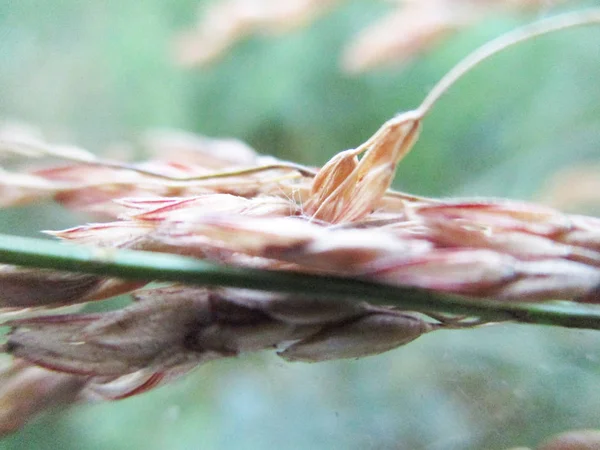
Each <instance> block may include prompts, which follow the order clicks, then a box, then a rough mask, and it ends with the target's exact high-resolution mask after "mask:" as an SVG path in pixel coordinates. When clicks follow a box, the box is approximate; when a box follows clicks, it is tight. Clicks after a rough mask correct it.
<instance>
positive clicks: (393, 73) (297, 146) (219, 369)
mask: <svg viewBox="0 0 600 450" xmlns="http://www.w3.org/2000/svg"><path fill="white" fill-rule="evenodd" d="M198 3H199V2H198V0H143V1H140V0H119V1H117V0H114V1H113V0H105V1H100V0H98V1H87V2H83V1H78V0H54V1H49V0H12V1H11V0H0V120H18V121H21V122H24V123H28V124H31V125H34V126H37V127H39V128H40V129H41V130H43V132H44V133H45V135H46V136H47V138H48V139H49V140H50V141H54V142H71V143H75V144H79V145H81V146H84V147H86V148H88V149H90V150H93V151H97V152H101V151H103V150H104V149H106V148H107V146H108V145H109V144H113V143H115V142H122V141H129V140H135V139H136V138H137V137H139V136H140V135H141V134H142V133H143V132H144V131H147V130H149V129H154V128H157V127H158V128H165V127H168V128H181V129H185V130H189V131H194V132H198V133H201V134H206V135H209V136H233V137H237V138H240V139H242V140H245V141H247V142H248V143H250V144H251V145H252V146H254V147H255V148H256V149H258V150H259V151H261V152H263V153H267V154H274V155H278V156H280V157H282V158H286V159H290V160H295V161H298V162H302V163H307V164H321V163H323V162H324V161H326V160H327V159H328V158H329V157H330V156H331V155H333V154H334V153H335V152H338V151H340V150H343V149H346V148H350V147H353V146H356V145H358V144H359V143H361V142H362V141H364V140H365V139H366V138H367V137H369V136H370V135H371V134H372V133H373V132H374V131H375V130H376V129H377V127H378V126H379V125H380V124H381V123H383V122H384V121H385V120H386V119H388V118H389V117H391V116H392V115H394V114H395V113H397V112H399V111H402V110H406V109H410V108H413V107H415V106H416V105H417V104H418V103H419V101H420V100H421V99H422V98H423V97H424V96H425V94H426V93H427V90H428V89H429V88H430V87H431V86H432V85H433V84H434V83H435V82H436V81H437V80H438V79H439V78H440V77H441V76H442V75H443V74H444V73H445V71H446V70H448V69H449V68H450V67H451V65H452V64H453V63H454V62H456V61H457V60H458V59H460V58H461V57H462V56H464V55H465V54H466V53H467V52H468V51H470V50H472V49H473V48H475V47H476V46H477V45H479V44H481V43H483V42H485V41H486V40H488V39H490V38H492V37H495V36H496V35H498V34H500V33H501V32H502V31H505V30H508V29H511V28H513V27H515V26H517V25H518V24H520V23H525V22H527V21H529V20H532V19H534V18H536V17H538V16H542V15H547V14H550V13H551V12H554V11H558V10H552V11H551V10H549V9H544V10H540V11H537V12H534V13H533V14H530V15H528V16H508V15H507V16H496V17H493V18H490V19H489V20H487V21H485V22H483V23H480V24H478V25H476V26H474V27H471V28H469V29H468V30H465V31H463V32H462V33H460V34H458V35H456V36H454V37H452V38H450V39H448V40H446V41H445V42H443V43H442V44H441V45H440V46H439V47H437V48H436V49H435V50H433V51H432V52H430V53H428V54H427V55H424V56H423V57H421V58H419V59H417V60H415V61H413V62H412V63H410V64H408V65H406V66H404V67H402V68H392V69H385V70H380V71H377V72H373V73H369V74H365V75H361V76H355V77H351V76H347V75H344V74H343V73H342V72H341V71H340V70H339V68H338V58H339V55H340V52H341V49H342V47H343V45H344V43H345V42H347V41H348V39H349V38H350V37H351V36H353V35H354V34H355V33H356V32H357V31H358V30H360V29H362V28H363V27H364V26H365V24H366V23H367V22H369V21H371V20H375V19H377V18H378V17H380V16H382V15H383V14H385V13H386V12H387V11H388V10H389V8H390V5H389V4H386V3H384V2H371V1H350V2H347V3H344V5H343V6H342V7H340V8H338V9H336V10H335V11H334V12H332V13H331V14H329V15H327V16H325V17H323V18H321V19H319V20H318V21H316V22H315V23H314V24H312V25H311V26H309V27H307V28H305V29H302V30H300V31H297V32H293V33H290V34H288V35H285V36H281V37H277V38H276V39H269V38H266V37H255V38H252V39H249V40H247V41H245V42H243V43H241V44H240V45H238V46H236V47H235V48H234V49H233V50H232V51H230V52H229V53H228V54H227V55H226V56H225V57H224V58H223V60H221V61H220V62H218V63H217V64H215V65H213V66H211V67H209V68H205V69H196V70H184V69H181V68H179V67H177V66H176V65H175V64H174V63H173V60H172V55H171V46H172V41H173V38H174V36H175V35H176V34H177V33H178V32H180V31H181V30H183V29H186V28H189V27H191V26H192V25H193V24H194V22H195V14H196V11H197V8H198ZM585 5H587V6H589V5H600V3H599V2H568V3H566V5H563V8H562V9H563V10H564V9H575V8H579V7H582V6H585ZM598 80H600V27H596V28H587V29H578V30H571V31H567V32H563V33H560V34H555V35H552V36H547V37H545V38H543V39H541V40H539V41H535V42H530V43H526V44H523V45H521V46H519V47H517V48H514V49H512V50H510V51H508V52H506V53H504V54H501V55H499V56H497V57H495V58H494V59H493V60H491V61H488V62H486V63H485V64H483V65H482V66H481V67H479V68H477V70H475V71H474V72H473V73H471V74H469V75H468V76H467V77H466V78H465V79H464V80H462V81H461V82H460V83H459V84H458V85H456V86H455V87H454V88H453V89H452V90H451V91H450V92H449V93H448V94H447V95H446V96H445V97H444V98H443V99H442V101H440V102H439V104H438V105H437V106H436V107H435V109H434V110H433V112H432V114H431V115H430V116H429V117H428V118H427V120H426V121H425V124H424V130H423V135H422V138H421V140H420V141H419V143H418V144H417V146H416V147H415V149H414V151H413V152H412V153H411V154H410V155H409V156H408V157H407V158H406V160H405V161H404V162H403V163H402V165H401V167H400V169H399V171H398V176H397V179H396V187H397V188H400V189H402V190H406V191H410V192H412V193H416V194H423V195H436V196H451V195H462V196H464V195H468V196H479V195H486V196H498V197H511V198H525V199H536V198H540V196H542V193H543V192H542V191H543V189H544V185H545V183H546V182H547V180H548V179H549V178H550V177H551V176H552V175H553V174H555V173H557V172H558V171H559V170H561V169H564V168H565V167H568V166H587V167H590V165H591V164H597V163H600V106H598V105H599V103H600V82H599V81H598ZM566 188H567V189H568V188H569V187H566ZM599 196H600V193H599ZM599 203H600V200H599ZM588 206H589V208H588V210H587V211H586V210H582V209H580V210H579V211H580V212H588V213H593V212H594V211H595V212H596V213H597V212H598V211H600V208H598V205H597V204H596V205H595V206H594V205H588ZM82 220H85V218H82V217H81V216H75V215H69V214H65V212H64V211H63V210H61V209H60V208H58V207H56V206H47V205H34V206H30V207H26V208H18V209H11V210H7V211H4V212H2V214H1V215H0V231H2V232H8V233H14V234H23V235H36V233H37V231H38V230H40V229H52V228H60V227H63V226H69V225H75V224H76V223H78V222H81V221H82ZM599 365H600V334H598V333H595V332H586V331H575V330H562V329H551V328H545V327H536V326H517V325H507V326H497V327H490V328H484V329H479V330H472V331H445V332H440V333H437V334H435V333H434V334H432V335H428V336H425V337H423V338H421V339H419V340H417V341H416V342H414V343H412V344H410V345H409V346H407V347H405V348H400V349H398V350H395V351H392V352H389V353H387V354H384V355H381V356H377V357H370V358H366V359H363V360H359V361H340V362H331V363H321V364H316V365H307V364H300V363H298V364H288V363H285V362H283V361H281V360H279V359H278V358H277V357H276V356H274V355H270V354H259V355H250V356H244V357H240V358H237V359H234V360H229V361H219V362H215V363H212V364H209V365H206V366H203V367H200V368H199V369H197V370H196V371H195V372H194V373H193V374H191V375H190V376H187V377H185V378H184V379H182V380H181V381H178V382H175V383H173V384H171V385H169V386H165V387H163V388H160V389H158V390H156V391H153V392H150V393H148V394H145V395H142V396H139V397H136V398H132V399H128V400H124V401H120V402H115V403H105V404H98V405H84V406H78V407H73V408H71V409H69V410H67V411H64V412H60V413H54V414H46V415H44V416H42V417H40V418H39V419H37V420H36V421H35V422H33V423H31V424H30V425H28V426H27V427H25V428H24V429H23V430H22V431H20V432H19V433H16V434H14V435H11V436H9V437H8V438H5V439H3V440H1V441H0V449H25V448H27V449H32V448H35V449H37V448H39V449H61V450H69V449H138V448H144V449H149V450H153V449H163V448H169V449H234V448H235V449H255V448H285V449H304V448H311V449H331V448H344V449H415V450H419V449H428V450H445V449H490V450H493V449H506V448H509V447H511V446H517V445H529V446H533V445H536V444H537V443H538V442H539V441H541V440H543V439H544V438H545V437H547V436H549V435H550V434H553V433H557V432H560V431H563V430H568V429H572V428H583V427H596V428H598V427H600V395H598V392H597V386H598V385H599V383H600V367H599Z"/></svg>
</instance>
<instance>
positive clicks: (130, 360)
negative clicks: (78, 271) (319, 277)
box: [6, 286, 433, 397]
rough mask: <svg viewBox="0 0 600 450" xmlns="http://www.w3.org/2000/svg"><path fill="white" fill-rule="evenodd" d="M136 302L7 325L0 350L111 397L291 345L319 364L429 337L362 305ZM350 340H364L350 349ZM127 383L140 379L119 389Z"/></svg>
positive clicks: (208, 296) (239, 296)
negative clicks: (87, 380)
mask: <svg viewBox="0 0 600 450" xmlns="http://www.w3.org/2000/svg"><path fill="white" fill-rule="evenodd" d="M135 297H136V300H137V301H136V302H135V303H134V304H133V305H131V306H129V307H127V308H124V309H122V310H119V311H113V312H108V313H102V314H82V315H57V316H44V317H37V318H31V319H22V320H15V321H12V322H9V323H8V324H7V325H9V326H11V327H12V328H13V329H12V331H11V332H10V334H9V336H8V342H7V344H6V350H7V351H8V352H9V353H12V354H13V355H14V356H15V357H18V358H22V359H24V360H26V361H28V362H30V363H33V364H36V365H38V366H41V367H44V368H46V369H51V370H57V371H61V372H67V373H71V374H76V375H82V376H90V377H94V378H93V379H92V380H91V383H93V385H97V386H98V389H96V391H97V392H98V393H99V392H101V391H102V390H103V388H101V387H100V386H101V385H102V384H110V386H108V387H106V388H105V389H106V391H107V392H109V393H107V394H106V395H109V396H111V397H114V396H120V395H123V396H126V395H130V394H131V392H132V390H133V391H136V390H138V389H142V390H143V389H147V388H149V387H151V386H150V385H154V384H158V383H159V382H160V381H161V380H162V379H164V378H165V377H173V376H176V374H178V373H182V372H185V371H188V370H190V369H191V368H192V367H193V366H195V365H198V364H201V363H204V362H207V361H211V360H214V359H218V358H224V357H231V356H236V355H237V354H239V353H243V352H251V351H259V350H265V349H273V348H286V347H287V346H289V344H290V343H293V345H292V347H290V348H292V350H290V351H289V352H288V353H284V355H293V354H295V353H294V352H295V351H296V350H294V349H298V351H301V350H300V349H301V348H302V343H303V342H306V343H307V346H308V347H306V348H307V349H313V350H310V351H311V352H314V351H316V350H315V349H317V348H320V351H321V356H320V358H321V359H323V360H325V359H336V358H341V357H354V356H367V355H369V354H376V353H380V352H382V351H385V350H387V349H390V348H393V347H396V346H399V345H402V344H404V343H406V342H408V341H409V340H412V339H414V338H416V337H417V336H418V335H419V334H421V333H423V332H426V331H430V330H431V329H433V328H432V327H433V325H431V324H428V323H426V322H424V321H423V320H422V319H420V318H418V317H417V316H413V315H407V314H405V313H399V312H397V311H394V310H391V309H387V308H377V307H373V306H370V305H368V304H366V303H356V302H350V301H348V302H341V303H339V304H338V302H331V301H328V300H326V299H317V298H305V297H295V296H284V295H276V294H268V293H255V292H250V291H246V290H240V289H219V290H215V291H211V290H207V289H202V288H191V287H185V286H171V287H167V288H158V289H148V290H145V291H140V292H138V293H136V295H135ZM303 304H305V308H304V310H303V308H302V305H303ZM333 305H338V306H339V307H338V308H337V310H336V309H334V307H333ZM363 319H365V320H363ZM417 325H418V326H417ZM377 327H380V328H381V330H380V331H381V333H380V335H379V337H377V334H376V332H375V329H376V328H377ZM357 330H363V331H364V333H363V332H362V331H361V332H360V333H358V335H357V336H355V337H354V338H353V339H351V338H350V335H351V334H352V332H355V331H357ZM332 340H333V341H332ZM334 341H335V342H337V343H336V344H335V346H331V344H330V343H331V342H334ZM344 346H347V347H348V348H344ZM369 349H371V350H369ZM302 351H304V350H302ZM328 352H330V353H328ZM344 355H347V356H344ZM290 358H291V357H290ZM299 358H300V357H298V359H299ZM307 358H308V357H307ZM312 358H313V359H315V358H317V356H316V355H313V356H312ZM128 374H137V375H135V376H133V375H132V377H130V378H126V379H124V380H121V381H119V380H118V378H119V377H122V376H125V375H128ZM127 380H130V381H129V382H127ZM111 383H112V384H111ZM90 386H92V385H90ZM111 386H112V387H111ZM91 391H94V389H91ZM91 391H90V392H91ZM110 392H112V394H110ZM117 392H118V394H117ZM99 395H100V394H99Z"/></svg>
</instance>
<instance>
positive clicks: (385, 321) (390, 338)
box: [279, 311, 433, 362]
mask: <svg viewBox="0 0 600 450" xmlns="http://www.w3.org/2000/svg"><path fill="white" fill-rule="evenodd" d="M432 329H433V327H432V325H430V324H428V323H427V322H425V321H423V320H422V319H420V318H418V317H417V316H414V315H410V314H406V313H397V312H395V311H390V312H378V313H373V314H369V315H366V316H364V317H360V318H358V319H355V320H351V321H349V322H344V323H342V324H339V325H332V326H331V327H326V328H324V329H323V330H321V331H320V332H319V333H317V334H315V335H313V336H311V337H309V338H308V339H305V340H302V341H299V342H297V343H294V344H292V345H291V346H289V347H288V348H287V349H285V350H284V351H282V352H280V353H279V356H281V357H282V358H284V359H285V360H287V361H303V362H319V361H328V360H332V359H344V358H360V357H363V356H367V355H376V354H378V353H383V352H386V351H388V350H391V349H393V348H396V347H399V346H401V345H404V344H407V343H409V342H411V341H413V340H415V339H416V338H418V337H419V336H421V335H422V334H424V333H427V332H428V331H431V330H432Z"/></svg>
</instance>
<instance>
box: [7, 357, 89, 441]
mask: <svg viewBox="0 0 600 450" xmlns="http://www.w3.org/2000/svg"><path fill="white" fill-rule="evenodd" d="M0 380H1V384H0V436H5V435H6V434H9V433H12V432H14V431H16V430H18V429H19V428H21V427H22V426H23V425H25V424H26V423H27V422H29V421H30V420H31V419H32V417H35V416H36V415H37V414H39V413H41V412H43V411H45V410H47V409H49V408H53V407H60V406H66V405H69V404H71V403H73V402H75V401H76V400H77V397H78V396H79V394H80V393H81V391H82V389H84V387H85V385H86V383H87V381H88V379H87V377H79V376H75V375H70V374H66V373H59V372H53V371H49V370H46V369H43V368H41V367H36V366H33V365H31V364H30V363H27V362H25V361H22V360H16V361H14V362H13V363H12V364H11V365H10V366H8V367H6V368H4V370H3V371H2V372H0Z"/></svg>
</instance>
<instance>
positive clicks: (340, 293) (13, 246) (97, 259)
mask: <svg viewBox="0 0 600 450" xmlns="http://www.w3.org/2000/svg"><path fill="white" fill-rule="evenodd" d="M0 263H4V264H16V265H19V266H23V267H32V268H39V269H54V270H62V271H69V272H77V273H88V274H95V275H100V276H106V277H119V278H123V279H130V280H141V281H169V282H179V283H186V284H191V285H199V286H226V287H234V288H247V289H256V290H262V291H269V292H280V293H289V294H305V295H309V296H315V295H318V296H322V297H324V298H328V299H331V301H336V300H341V299H349V298H350V299H354V300H356V301H365V300H366V301H368V302H369V303H373V304H383V305H392V306H396V307H398V308H401V309H402V310H405V311H407V310H411V311H418V312H424V313H427V312H434V313H444V314H456V315H466V316H472V317H478V318H480V319H481V320H484V321H488V322H504V321H512V322H520V323H530V324H539V325H554V326H560V327H566V328H583V329H594V330H600V310H597V309H594V308H591V307H589V306H587V307H586V306H580V305H576V304H573V303H568V304H567V303H561V304H540V303H536V304H530V303H506V302H498V301H493V300H490V299H470V298H465V297H460V296H456V295H447V294H441V293H438V292H434V291H429V290H426V289H417V288H412V287H395V286H387V285H382V284H377V283H371V282H367V281H362V280H355V279H348V278H342V277H335V276H322V275H307V274H298V273H289V272H279V271H273V270H260V269H248V268H238V267H228V266H222V265H218V264H213V263H209V262H206V261H201V260H197V259H192V258H188V257H184V256H178V255H173V254H163V253H160V254H159V253H152V252H142V251H133V250H116V249H105V248H102V249H99V248H91V247H84V246H75V245H70V244H64V243H58V242H52V241H47V240H43V239H33V238H25V237H15V236H7V235H0Z"/></svg>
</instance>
